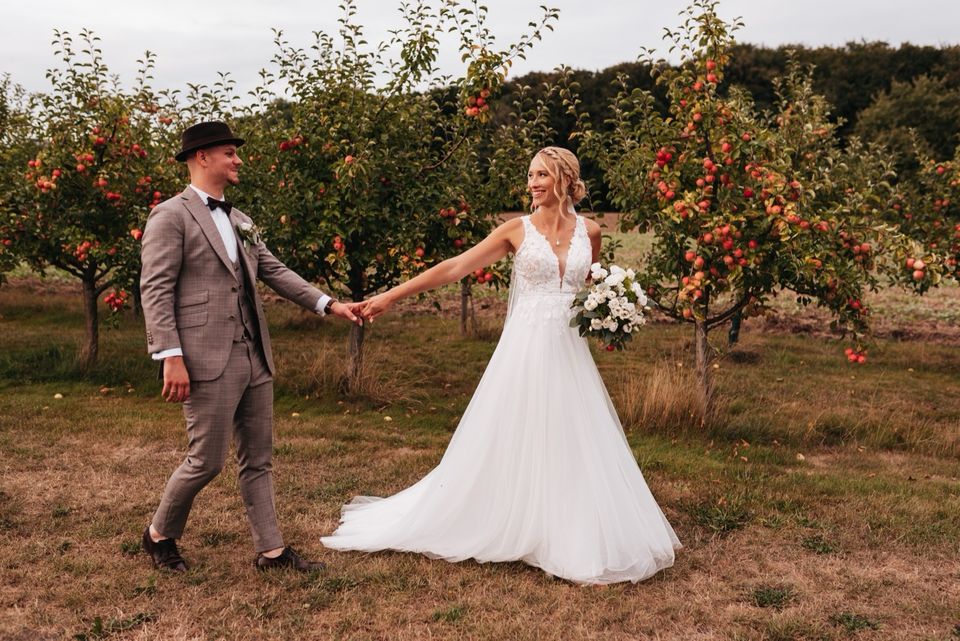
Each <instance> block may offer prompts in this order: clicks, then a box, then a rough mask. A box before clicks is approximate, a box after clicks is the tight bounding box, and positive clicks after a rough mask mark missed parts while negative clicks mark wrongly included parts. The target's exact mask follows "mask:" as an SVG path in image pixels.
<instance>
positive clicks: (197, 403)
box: [140, 122, 361, 572]
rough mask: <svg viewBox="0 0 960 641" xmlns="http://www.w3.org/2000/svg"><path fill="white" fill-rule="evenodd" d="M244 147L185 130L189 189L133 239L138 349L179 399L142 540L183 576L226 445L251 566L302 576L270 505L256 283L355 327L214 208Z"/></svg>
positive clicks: (214, 125)
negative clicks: (162, 484) (143, 345)
mask: <svg viewBox="0 0 960 641" xmlns="http://www.w3.org/2000/svg"><path fill="white" fill-rule="evenodd" d="M242 144H243V139H242V138H237V137H236V136H234V135H233V133H232V132H231V131H230V128H229V127H228V126H227V125H226V124H225V123H222V122H202V123H200V124H197V125H194V126H192V127H190V128H188V129H187V130H185V131H184V132H183V135H182V141H181V149H180V152H179V153H178V154H177V155H176V159H177V160H178V161H180V162H186V164H187V168H188V170H189V172H190V186H189V187H187V188H186V189H185V190H184V191H183V193H181V194H179V195H177V196H174V197H173V198H171V199H169V200H167V201H165V202H163V203H161V204H160V205H158V206H157V207H156V209H154V210H153V211H152V212H151V213H150V217H149V218H148V219H147V224H146V227H145V229H144V232H143V244H142V248H141V259H142V263H143V268H142V272H141V278H140V290H141V294H142V302H143V314H144V318H145V320H146V327H147V351H148V352H149V353H150V354H151V355H152V356H153V358H154V359H156V360H161V361H162V371H163V396H164V398H166V400H167V401H168V402H175V403H180V402H182V403H183V413H184V416H185V417H186V422H187V436H188V445H187V449H188V451H187V457H186V459H185V460H184V461H183V463H182V464H181V465H180V467H178V468H177V469H176V471H174V473H173V475H172V476H171V477H170V479H169V481H167V486H166V489H165V490H164V493H163V498H162V499H161V501H160V506H159V507H158V508H157V511H156V513H155V514H154V516H153V520H152V522H151V523H150V525H148V526H147V528H146V529H145V530H144V532H143V548H144V550H145V551H146V552H147V553H148V554H149V555H150V557H151V558H152V560H153V564H154V566H155V567H157V568H159V569H162V570H170V571H175V572H182V571H184V570H186V569H187V565H186V562H185V561H184V560H183V557H181V556H180V552H179V550H178V549H177V543H176V540H177V539H179V538H180V537H181V535H182V534H183V530H184V526H185V525H186V522H187V516H188V514H189V513H190V508H191V506H192V505H193V499H194V497H195V496H196V495H197V493H198V492H200V490H201V489H203V487H204V486H205V485H206V484H207V483H209V482H210V481H211V480H213V478H214V477H216V476H217V474H219V472H220V470H221V469H223V465H224V463H225V462H226V458H227V452H228V450H229V447H230V442H231V440H234V441H235V442H236V448H237V454H236V456H237V463H238V465H239V468H240V473H239V477H240V493H241V495H242V497H243V504H244V507H245V508H246V512H247V519H248V520H249V522H250V529H251V530H252V532H253V543H254V548H255V550H256V553H257V556H256V558H255V559H254V565H255V566H256V567H257V568H258V569H261V570H263V569H268V568H278V567H291V568H294V569H296V570H301V571H307V570H315V569H321V568H322V567H323V564H321V563H313V562H309V561H305V560H304V559H302V558H300V556H299V555H298V554H297V553H296V552H294V551H293V549H292V548H290V547H287V546H285V545H284V542H283V538H282V537H281V535H280V528H279V526H278V524H277V513H276V508H275V506H274V492H273V477H272V469H273V468H272V462H271V459H272V454H273V375H274V372H275V367H274V363H273V353H272V351H271V349H270V335H269V334H268V333H267V321H266V318H265V317H264V314H263V306H262V304H261V301H260V297H259V295H258V294H257V289H256V281H257V279H260V280H262V281H263V282H264V283H266V284H267V285H269V286H270V287H271V288H272V289H274V290H276V291H277V292H278V293H279V294H280V295H282V296H283V297H284V298H286V299H288V300H290V301H293V302H294V303H297V304H298V305H301V306H302V307H305V308H307V309H310V310H313V311H316V312H317V313H318V314H320V315H325V314H333V315H335V316H339V317H341V318H344V319H347V320H349V321H351V322H357V323H359V322H361V321H360V320H359V319H358V318H357V317H356V316H355V315H354V313H353V311H352V306H348V305H344V304H342V303H339V302H337V301H336V300H334V299H332V298H331V297H330V296H327V295H326V294H323V293H322V292H320V291H319V290H317V289H316V288H315V287H313V286H312V285H310V284H309V283H308V282H306V281H305V280H304V279H303V278H301V277H300V276H298V275H297V274H295V273H294V272H293V271H291V270H290V269H288V268H287V267H286V266H285V265H284V264H283V263H281V262H280V261H279V260H278V259H277V258H276V257H275V256H274V255H273V254H271V253H270V250H268V249H267V248H266V246H265V245H264V244H263V242H262V241H261V240H260V238H259V235H258V233H257V228H256V227H255V226H254V225H253V223H252V221H251V220H250V218H248V217H247V216H246V215H244V214H243V213H241V212H240V211H239V210H237V209H235V208H233V207H232V205H231V204H230V203H229V202H227V201H225V200H224V189H225V188H226V186H227V185H237V184H239V182H240V180H239V177H238V170H239V169H240V166H241V165H242V164H243V161H242V160H241V159H240V156H239V155H238V154H237V148H238V147H240V146H241V145H242Z"/></svg>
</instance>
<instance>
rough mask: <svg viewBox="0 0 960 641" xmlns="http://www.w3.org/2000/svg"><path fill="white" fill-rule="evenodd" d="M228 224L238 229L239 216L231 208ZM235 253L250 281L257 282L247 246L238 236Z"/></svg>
mask: <svg viewBox="0 0 960 641" xmlns="http://www.w3.org/2000/svg"><path fill="white" fill-rule="evenodd" d="M229 218H230V224H231V225H232V226H233V228H234V229H239V227H240V223H241V222H242V221H241V220H240V217H239V216H237V210H236V209H233V210H231V211H230V215H229ZM237 255H238V256H239V257H240V264H241V265H243V269H244V270H246V272H247V276H248V278H249V279H250V282H251V283H256V282H257V275H256V274H255V273H254V271H253V265H252V264H250V257H249V256H248V255H247V248H246V247H244V245H243V240H242V239H241V238H240V237H239V236H238V237H237Z"/></svg>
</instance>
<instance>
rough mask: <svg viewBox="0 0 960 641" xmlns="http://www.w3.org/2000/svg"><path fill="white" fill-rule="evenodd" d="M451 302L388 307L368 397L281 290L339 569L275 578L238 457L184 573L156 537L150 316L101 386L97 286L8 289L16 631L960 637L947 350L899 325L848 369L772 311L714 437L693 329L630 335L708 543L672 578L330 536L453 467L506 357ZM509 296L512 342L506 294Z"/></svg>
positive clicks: (290, 424)
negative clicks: (434, 554) (602, 577)
mask: <svg viewBox="0 0 960 641" xmlns="http://www.w3.org/2000/svg"><path fill="white" fill-rule="evenodd" d="M443 308H444V309H445V310H446V309H447V308H448V306H447V305H446V304H444V305H443ZM429 309H432V307H428V305H427V304H423V303H414V304H411V305H410V306H408V307H404V308H401V309H399V310H398V311H397V313H396V314H394V315H392V316H388V317H385V318H384V320H383V322H380V321H378V322H377V324H376V325H375V326H374V327H373V328H372V330H371V332H370V335H369V337H368V347H369V348H370V352H369V354H368V364H370V365H371V366H372V369H371V372H374V371H375V372H376V374H375V376H376V377H378V378H377V379H376V380H378V381H379V382H378V383H376V384H374V383H371V387H370V388H369V389H370V393H369V394H366V395H360V396H356V397H344V396H341V395H339V394H338V393H337V391H336V383H337V381H338V377H339V376H341V375H342V374H341V372H342V369H341V368H342V365H341V364H340V354H342V353H343V350H344V344H345V342H344V341H345V336H346V329H345V327H344V326H342V325H340V324H335V323H330V322H326V321H322V320H319V319H316V318H315V317H313V316H310V315H306V314H300V313H299V312H297V311H296V310H293V309H292V308H291V307H289V306H284V305H279V304H272V305H271V306H270V307H269V309H268V314H269V317H270V319H271V324H272V332H273V335H274V338H275V341H274V342H275V351H276V355H277V358H278V362H279V367H280V376H279V378H278V380H277V401H276V456H275V468H276V485H277V500H278V506H279V509H280V517H281V523H282V525H283V528H284V533H285V536H286V538H287V540H288V541H289V542H290V543H292V544H294V545H296V546H298V547H300V548H301V549H302V550H303V551H304V552H305V553H306V554H308V555H310V556H313V557H316V558H320V559H321V560H323V561H325V562H327V563H328V564H329V570H328V571H327V572H324V573H321V574H317V575H313V576H300V575H295V574H290V573H278V574H268V575H263V574H259V573H257V572H255V571H254V570H253V569H252V567H251V566H250V559H251V557H252V551H251V549H250V537H249V532H248V530H247V527H246V524H245V522H244V518H243V507H242V504H241V501H240V498H239V496H238V492H237V487H236V479H235V475H236V467H235V465H234V464H232V463H231V464H229V465H228V468H227V470H226V471H225V472H224V473H223V474H222V475H221V476H220V477H218V478H217V479H216V480H215V481H214V482H213V483H212V484H211V485H210V486H209V487H208V488H207V489H206V490H204V492H203V493H202V494H201V495H200V496H199V497H198V500H197V503H196V506H195V509H194V512H193V514H192V517H191V521H190V524H189V528H188V534H187V535H186V536H185V537H184V539H183V541H182V545H183V548H184V552H185V554H186V556H187V558H188V559H189V560H190V562H191V563H192V565H193V568H192V569H191V571H190V572H188V573H187V574H186V575H184V576H168V575H164V574H160V573H157V572H155V571H153V570H152V569H151V568H150V567H149V564H148V562H147V560H146V558H145V557H144V555H143V554H142V553H138V552H137V551H136V550H137V544H138V538H139V534H140V532H141V531H142V529H143V526H144V525H145V523H146V522H147V520H148V519H149V516H150V514H151V513H152V510H153V509H154V507H155V505H156V501H157V500H158V497H159V493H160V491H161V489H162V484H163V482H164V480H165V479H166V476H167V475H168V474H169V473H170V471H171V470H172V469H173V468H174V467H175V466H176V465H177V464H178V462H179V460H180V458H181V456H182V453H183V447H184V441H185V439H184V434H183V429H182V420H183V419H182V416H181V413H180V410H179V408H178V407H176V406H172V405H167V404H164V403H162V402H160V401H159V399H158V398H157V383H156V380H155V369H154V368H153V365H152V364H151V363H150V362H149V361H148V360H147V359H146V358H145V356H144V355H143V353H142V350H143V341H142V328H141V327H140V326H139V325H138V323H137V322H136V321H134V320H133V319H127V320H126V321H124V322H123V323H122V324H121V328H120V329H119V330H118V331H110V332H106V333H105V334H104V345H103V355H104V362H103V363H102V364H101V365H100V366H99V367H98V368H97V369H96V370H95V371H94V372H93V373H92V374H90V375H89V376H87V377H83V376H80V375H78V374H76V373H75V372H73V370H72V369H71V367H72V366H71V362H72V354H73V353H75V350H76V345H77V343H78V334H79V329H80V327H81V323H80V322H79V319H80V315H79V307H78V306H76V305H75V304H74V301H73V300H72V299H63V298H61V297H60V296H59V295H57V294H51V295H44V294H42V293H41V294H40V295H38V294H37V293H36V290H31V289H24V288H18V287H13V288H8V287H4V288H3V289H2V290H0V392H2V393H0V461H2V465H0V544H2V545H3V546H4V548H5V549H6V550H8V554H6V555H4V557H3V558H2V559H0V639H23V640H30V641H33V640H35V639H41V640H42V639H62V638H82V637H79V636H77V635H86V638H88V639H93V638H107V639H111V640H119V641H130V640H144V641H145V640H157V639H162V640H164V641H166V640H171V641H178V640H207V639H210V640H213V639H230V640H234V639H236V640H239V641H246V640H251V641H252V640H261V639H270V640H273V639H277V640H280V639H283V640H287V639H305V640H312V639H317V640H320V639H323V640H326V639H344V640H346V639H350V640H354V639H356V640H361V639H363V640H367V639H384V640H386V639H391V640H392V639H491V640H501V639H511V640H513V639H517V640H534V639H536V640H541V639H544V640H547V639H558V640H560V639H562V640H569V639H596V640H603V641H609V640H616V641H620V640H623V641H626V640H628V639H629V640H636V639H651V640H653V639H657V640H671V641H672V640H677V641H680V640H682V641H688V640H705V641H706V640H709V641H713V640H727V641H729V640H743V641H747V640H749V641H760V640H766V641H770V640H788V639H791V640H799V639H809V640H819V641H841V640H844V639H850V638H857V639H883V640H884V641H887V640H892V641H901V640H902V641H907V640H909V641H916V640H930V641H934V640H936V641H947V640H948V639H951V638H955V632H954V630H955V626H956V625H958V624H960V567H958V565H957V559H958V558H960V463H958V460H957V455H958V454H960V445H958V441H957V439H958V432H960V430H958V420H960V405H958V404H957V403H956V400H955V399H956V398H958V397H960V380H958V379H957V377H956V371H957V367H956V365H957V356H956V349H955V347H953V346H952V345H950V344H938V343H920V342H914V343H911V342H909V341H903V342H898V341H883V342H881V344H880V345H878V347H877V349H876V350H874V351H873V352H872V353H871V356H872V359H871V361H870V362H868V364H867V365H866V366H863V367H858V368H851V367H849V366H847V365H845V364H844V363H843V362H842V360H841V359H840V358H839V357H838V353H839V352H840V349H839V348H838V346H837V345H835V344H831V343H829V342H826V341H824V340H823V339H820V338H809V337H804V336H798V335H784V334H779V333H774V332H761V331H754V329H753V327H754V326H753V325H750V324H748V326H747V329H746V331H745V332H744V337H743V341H742V343H741V345H740V346H738V347H737V348H736V349H735V350H733V351H731V352H730V353H729V354H728V355H727V357H726V358H725V359H723V360H721V361H720V362H719V366H720V367H719V369H717V370H716V375H717V385H718V394H719V396H720V398H721V399H725V402H724V404H723V405H722V408H721V410H722V416H721V417H719V418H718V420H717V421H716V422H714V423H712V424H709V425H708V426H707V427H705V428H700V427H697V426H696V425H691V424H690V422H689V421H687V422H684V419H683V417H684V416H685V412H690V411H692V407H691V405H690V404H689V400H684V399H685V396H684V393H683V392H682V389H681V388H683V387H684V386H686V387H688V388H689V387H690V385H689V383H690V381H689V380H686V378H685V377H686V376H687V372H689V363H688V361H687V360H685V358H684V355H685V354H686V351H685V347H684V346H685V345H686V344H687V343H688V341H689V338H690V336H689V335H688V332H687V331H686V328H678V327H675V326H672V325H662V324H656V323H654V324H652V325H651V326H649V327H647V328H646V329H645V331H644V332H642V333H640V334H639V335H638V336H637V337H636V339H635V341H634V342H633V343H632V344H631V348H630V349H629V350H628V351H626V352H624V353H616V354H606V353H600V354H597V361H598V364H599V365H600V368H601V373H602V374H603V376H604V378H605V380H606V381H607V382H608V385H609V389H610V391H611V395H612V397H613V398H614V401H615V403H616V404H617V407H618V410H619V412H620V414H621V416H622V418H623V420H624V423H625V425H627V426H628V428H629V430H628V434H627V437H628V441H629V443H630V446H631V447H632V448H633V451H634V453H635V455H636V457H637V460H638V462H639V463H640V465H641V467H642V469H643V470H644V474H645V476H646V478H647V481H648V483H649V484H650V486H651V489H652V490H653V492H654V494H655V495H656V496H657V499H658V501H659V503H660V505H661V506H662V508H663V510H664V511H665V513H666V515H667V516H668V518H669V519H670V521H671V522H672V523H673V524H674V526H675V528H676V529H677V532H678V534H679V536H680V538H681V540H682V541H683V543H684V546H685V547H684V548H683V549H682V550H681V551H680V553H679V555H678V559H677V564H676V566H675V567H674V568H672V569H670V570H668V571H666V572H664V573H662V574H660V575H658V576H656V577H654V578H652V579H651V580H649V581H646V582H644V583H642V584H639V585H617V586H610V587H604V588H581V587H577V586H573V585H569V584H567V583H565V582H563V581H558V580H555V579H551V578H550V577H548V576H546V575H545V574H543V573H542V572H540V571H538V570H535V569H532V568H530V567H527V566H525V565H523V564H520V563H512V564H496V565H489V564H487V565H479V564H476V563H473V562H465V563H460V564H455V565H451V564H448V563H445V562H442V561H432V560H429V559H426V558H424V557H421V556H417V555H411V554H396V553H383V554H342V553H335V552H332V551H329V550H326V549H324V548H322V547H321V546H320V544H319V541H318V538H319V536H321V535H323V534H326V533H329V532H331V531H332V530H333V529H334V527H335V525H336V522H337V518H338V514H339V509H340V506H341V505H342V503H343V502H344V501H346V500H349V498H351V497H352V496H354V495H356V494H375V495H383V494H389V493H392V492H396V491H398V490H400V489H402V488H404V487H406V486H408V485H409V484H410V483H412V482H414V481H415V480H417V479H418V478H420V477H421V476H422V475H423V474H425V473H426V472H427V471H429V470H430V469H431V468H432V467H433V466H434V465H436V463H437V462H438V461H439V459H440V457H441V456H442V454H443V451H444V447H445V446H446V443H447V442H448V440H449V437H450V433H451V432H452V430H453V429H454V428H455V426H456V424H457V420H458V417H459V414H460V413H461V412H462V410H463V408H464V407H465V405H466V403H467V401H468V400H469V398H470V394H471V393H472V390H473V387H474V386H475V384H476V381H477V380H478V378H479V376H480V374H481V373H482V371H483V367H484V365H485V363H486V360H487V358H488V357H489V354H490V352H491V351H492V349H493V346H494V342H493V340H492V339H490V340H488V339H482V340H480V339H476V338H466V339H464V338H461V337H460V336H459V331H458V325H457V322H456V319H455V318H453V317H446V316H444V315H440V314H433V313H430V312H429V311H428V310H429ZM489 311H490V313H489V315H488V318H490V319H491V320H490V321H489V322H490V327H491V330H490V331H491V335H493V334H494V333H495V331H496V330H495V327H496V321H495V320H493V319H495V317H496V312H497V310H496V303H495V301H493V302H491V305H490V306H489ZM479 316H480V318H483V317H484V314H483V313H482V312H481V313H480V314H479ZM677 362H681V363H683V367H679V368H678V367H677V366H676V363H677ZM651 364H653V365H651ZM373 376H374V374H373V373H371V377H373ZM104 387H106V388H109V389H108V390H107V391H105V392H101V389H102V388H104ZM129 390H132V391H129ZM678 390H680V391H679V392H678ZM55 394H62V395H63V398H62V399H55V398H54V395H55ZM647 397H649V398H647ZM388 418H389V419H390V420H387V419H388ZM874 627H875V628H876V629H874Z"/></svg>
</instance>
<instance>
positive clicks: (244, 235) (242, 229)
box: [237, 223, 260, 249]
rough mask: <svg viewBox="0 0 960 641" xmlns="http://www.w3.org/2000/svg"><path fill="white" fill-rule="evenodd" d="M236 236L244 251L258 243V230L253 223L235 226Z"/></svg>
mask: <svg viewBox="0 0 960 641" xmlns="http://www.w3.org/2000/svg"><path fill="white" fill-rule="evenodd" d="M237 235H238V236H240V240H242V241H243V247H244V249H246V248H247V247H249V246H250V245H251V244H253V245H256V244H257V243H259V242H260V228H259V227H257V226H256V225H254V224H253V223H239V224H238V225H237Z"/></svg>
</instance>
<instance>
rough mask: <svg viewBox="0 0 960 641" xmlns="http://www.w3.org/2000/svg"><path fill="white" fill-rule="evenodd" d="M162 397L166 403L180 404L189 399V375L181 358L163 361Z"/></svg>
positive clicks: (171, 357)
mask: <svg viewBox="0 0 960 641" xmlns="http://www.w3.org/2000/svg"><path fill="white" fill-rule="evenodd" d="M162 394H163V397H164V398H165V399H167V402H168V403H182V402H183V401H185V400H187V399H188V398H190V375H189V374H187V366H186V365H184V364H183V356H168V357H167V358H165V359H163V392H162Z"/></svg>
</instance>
